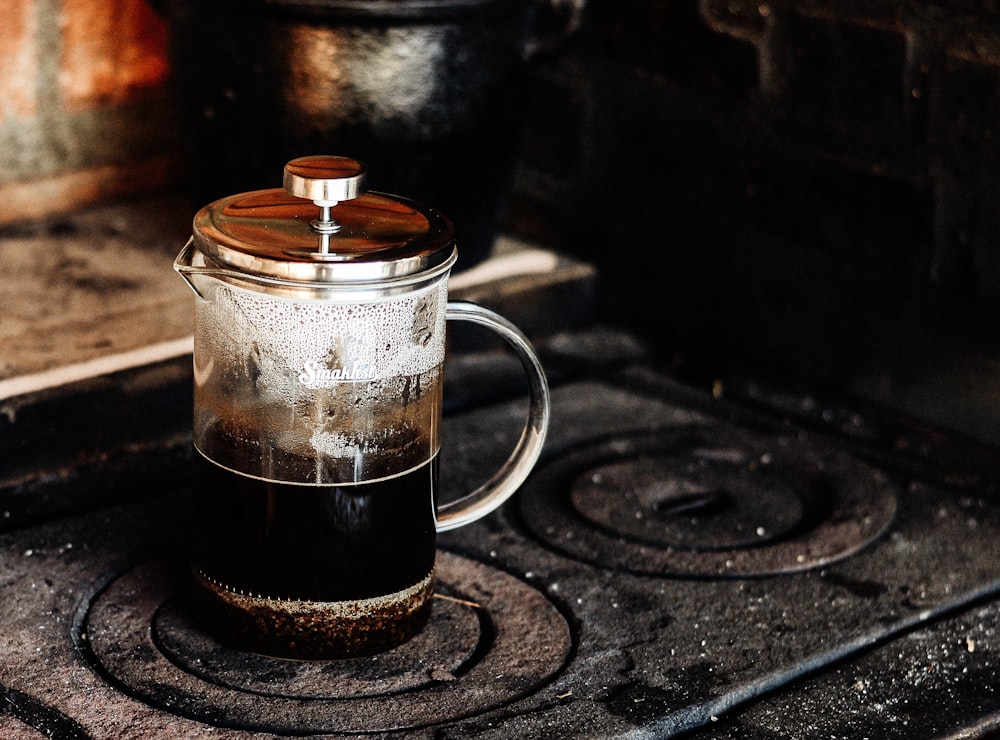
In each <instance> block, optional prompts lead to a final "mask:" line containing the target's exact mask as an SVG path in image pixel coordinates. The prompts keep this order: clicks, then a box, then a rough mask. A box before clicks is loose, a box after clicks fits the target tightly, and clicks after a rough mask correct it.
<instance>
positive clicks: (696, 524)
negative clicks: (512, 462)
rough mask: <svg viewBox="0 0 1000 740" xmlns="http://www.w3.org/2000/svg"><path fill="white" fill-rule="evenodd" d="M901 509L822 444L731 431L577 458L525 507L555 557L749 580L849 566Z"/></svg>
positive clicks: (889, 491) (670, 433)
mask: <svg viewBox="0 0 1000 740" xmlns="http://www.w3.org/2000/svg"><path fill="white" fill-rule="evenodd" d="M896 508H897V496H896V490H895V487H894V486H893V485H892V484H891V483H890V482H889V481H888V479H887V478H886V476H885V475H884V474H883V473H882V472H881V471H879V470H877V469H875V468H872V467H870V466H868V465H866V464H864V463H863V462H861V461H859V460H857V459H855V458H853V457H851V456H850V455H847V454H845V453H843V452H839V451H837V450H833V449H824V448H823V447H821V446H819V445H818V444H816V443H815V441H813V442H811V443H810V444H808V445H799V444H797V443H796V440H794V439H791V438H786V437H778V436H771V435H765V434H761V433H756V432H752V431H746V430H739V429H729V428H722V427H718V428H715V427H696V428H690V427H689V428H684V429H674V430H664V431H660V432H656V433H652V434H640V435H634V436H621V437H617V438H614V439H609V440H600V441H597V442H592V443H589V444H586V445H583V446H581V447H577V448H575V449H574V450H572V451H570V452H569V453H568V454H566V455H564V456H562V457H559V458H557V459H555V460H553V461H552V462H550V463H549V464H548V465H546V466H544V467H543V468H541V469H540V470H538V471H537V472H536V473H535V475H534V477H533V478H532V479H531V481H530V482H529V483H528V485H527V486H526V487H525V488H524V489H523V490H522V493H521V495H520V496H519V498H518V510H519V513H520V515H521V518H522V520H523V522H524V526H526V527H527V528H528V529H529V530H530V531H531V532H532V533H533V534H534V535H535V536H536V537H537V538H538V539H539V540H541V541H542V542H543V543H544V544H546V545H548V546H549V547H551V548H554V549H555V550H557V551H559V552H562V553H564V554H566V555H570V556H572V557H574V558H577V559H579V560H582V561H584V562H587V563H591V564H594V565H600V566H604V567H611V568H615V569H619V570H625V571H629V572H633V573H640V574H644V575H670V576H698V577H746V576H765V575H773V574H777V573H791V572H796V571H802V570H807V569H810V568H816V567H820V566H823V565H826V564H829V563H831V562H834V561H837V560H841V559H843V558H846V557H848V556H850V555H852V554H854V553H856V552H858V551H859V550H861V549H862V548H864V547H865V546H867V545H868V544H870V543H871V542H873V541H875V540H876V539H877V538H878V537H879V536H880V535H882V534H883V533H884V532H885V531H886V530H887V529H888V528H889V526H890V525H891V524H892V521H893V518H894V516H895V513H896Z"/></svg>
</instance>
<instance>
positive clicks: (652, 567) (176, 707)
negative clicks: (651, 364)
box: [0, 369, 1000, 740]
mask: <svg viewBox="0 0 1000 740" xmlns="http://www.w3.org/2000/svg"><path fill="white" fill-rule="evenodd" d="M523 405H524V402H523V401H521V400H500V401H495V402H490V403H483V404H480V405H474V406H472V407H469V408H463V409H455V410H453V411H452V412H451V413H450V414H449V415H448V416H447V418H446V421H445V425H444V444H443V452H442V476H443V488H444V495H445V496H453V495H457V494H459V493H461V492H462V491H464V490H466V489H468V488H469V487H470V486H472V485H474V484H476V483H477V482H479V481H481V480H482V479H483V478H485V476H486V475H487V474H488V472H489V471H490V470H492V469H493V468H494V467H495V466H496V465H498V464H499V463H500V462H501V461H502V459H503V458H504V457H505V456H506V451H507V450H509V449H510V447H511V446H512V445H513V443H514V441H515V439H516V436H517V434H518V432H519V426H520V423H521V419H522V418H523V414H524V408H523ZM803 408H806V406H803ZM835 416H836V414H833V413H831V414H827V415H825V417H824V418H826V419H827V420H829V419H831V418H834V417H835ZM849 418H850V419H852V420H853V422H852V425H851V427H852V430H853V431H850V430H849V432H848V433H843V430H841V429H839V428H837V427H836V425H835V424H833V425H830V424H828V425H826V426H823V425H822V424H815V423H811V422H810V420H809V418H808V414H802V415H799V416H798V417H797V418H793V416H792V415H791V414H788V413H784V412H783V413H770V412H767V411H764V410H761V409H759V408H756V407H755V406H754V405H753V404H742V405H741V404H737V403H734V402H731V401H727V400H716V399H713V398H712V397H711V396H707V395H701V394H700V393H698V392H695V391H693V390H691V389H689V388H686V387H683V386H678V385H676V384H674V383H672V382H670V381H666V380H664V379H663V378H661V377H659V376H657V375H655V374H653V373H651V372H649V371H647V370H642V369H633V370H626V371H623V372H619V373H612V374H606V376H605V377H603V378H600V377H599V378H593V379H586V378H578V379H576V380H568V379H567V380H565V381H564V382H561V383H559V384H557V387H556V389H555V391H554V409H553V427H552V431H551V436H550V439H549V442H548V443H547V447H546V453H545V455H544V458H543V461H542V462H541V463H540V465H539V467H538V468H537V470H536V471H535V473H534V474H533V476H532V478H531V479H529V481H528V482H527V484H526V485H525V486H524V487H523V489H522V490H521V491H520V492H519V493H518V494H517V496H516V497H515V498H514V499H513V500H512V501H511V502H509V503H508V504H507V505H506V506H504V507H503V508H502V509H501V510H500V511H498V512H497V513H495V514H493V515H491V516H490V517H487V518H486V519H485V520H483V521H481V522H478V523H476V524H474V525H471V526H469V527H466V528H464V529H461V530H457V531H454V532H449V533H446V534H444V535H441V537H440V539H439V556H438V573H439V575H438V579H439V580H438V585H437V594H438V597H437V598H436V599H435V601H434V606H433V613H432V617H431V621H430V624H429V625H428V627H427V628H426V630H425V631H424V633H422V634H421V635H420V636H419V637H418V638H416V639H415V640H414V641H413V642H411V643H409V644H407V645H404V646H403V647H401V648H399V649H397V650H396V651H393V652H391V653H387V654H384V655H379V656H375V657H372V658H366V659H357V660H351V661H342V662H331V663H302V662H293V661H283V660H276V659H270V658H265V657H262V656H256V655H247V654H244V653H240V652H238V651H236V650H233V649H231V648H229V647H227V646H225V645H222V644H219V643H216V642H215V641H213V640H212V639H211V638H210V637H208V636H207V635H205V634H203V633H202V632H201V631H200V630H199V628H198V626H197V624H196V623H194V622H192V621H191V619H190V618H189V615H188V613H187V607H186V602H185V599H184V593H185V589H184V567H183V554H182V553H183V541H184V520H185V517H186V516H187V512H188V501H187V491H186V488H185V486H184V485H183V484H180V485H177V486H169V487H167V489H166V490H159V489H157V488H155V487H147V486H146V482H144V481H143V480H142V479H136V480H135V481H134V483H133V484H132V485H133V486H134V495H133V496H131V497H125V498H124V499H122V500H120V501H117V502H111V503H104V504H102V506H101V507H100V508H95V509H94V510H90V511H87V510H84V511H78V512H70V513H63V514H61V515H60V516H59V517H51V518H50V519H49V520H47V521H39V522H37V523H35V524H24V525H21V526H19V527H17V528H14V527H8V528H7V531H5V532H4V533H3V534H2V535H0V558H2V562H3V574H4V575H3V579H2V581H0V624H2V625H3V626H4V630H3V631H2V633H0V655H2V656H3V657H2V662H0V695H2V696H3V699H4V701H3V702H0V735H2V736H3V737H13V738H19V737H39V736H49V737H67V738H110V737H161V738H198V737H213V738H223V737H224V738H229V737H232V738H243V737H271V736H275V735H277V736H316V735H322V736H328V737H346V736H357V735H362V736H373V737H387V738H388V737H408V738H410V737H412V738H459V737H463V738H467V737H475V738H482V739H484V740H486V739H490V738H496V739H499V738H509V737H524V738H543V737H545V738H551V737H574V738H598V737H599V738H607V737H621V738H664V737H677V736H682V735H683V736H689V735H690V736H695V737H706V738H720V739H721V738H780V737H836V738H840V737H843V738H863V737H871V738H911V737H941V738H948V737H985V736H987V735H988V733H989V732H990V731H991V730H994V729H996V727H997V726H998V725H1000V719H998V718H1000V697H998V696H997V693H996V690H995V687H996V685H997V677H998V676H1000V634H998V622H1000V607H998V599H1000V577H998V573H1000V567H998V563H1000V536H998V534H1000V507H998V506H997V503H996V501H995V500H994V498H993V495H992V487H991V484H990V483H989V480H988V477H989V472H990V469H989V462H990V458H989V456H986V457H983V456H982V455H979V456H978V457H975V458H974V459H973V458H971V457H970V460H971V461H970V462H969V463H968V464H966V465H963V463H962V462H961V459H962V450H961V445H955V444H953V443H952V442H951V441H947V440H944V441H942V440H938V438H936V437H934V435H933V434H926V433H914V434H911V432H913V429H910V428H907V427H895V426H893V425H891V424H890V425H883V426H879V425H878V424H876V423H874V422H872V423H869V422H868V420H867V417H864V416H859V415H853V416H850V417H849ZM921 434H923V436H921ZM939 442H940V445H939V447H936V446H935V445H937V444H938V443H939ZM194 507H195V509H196V508H197V502H194ZM12 518H13V519H14V520H16V519H17V517H16V516H14V517H12Z"/></svg>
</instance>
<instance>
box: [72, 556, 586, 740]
mask: <svg viewBox="0 0 1000 740" xmlns="http://www.w3.org/2000/svg"><path fill="white" fill-rule="evenodd" d="M437 578H438V582H437V589H436V591H437V594H436V595H437V596H438V597H437V598H435V599H434V601H433V604H432V611H431V617H430V620H429V622H428V625H427V627H426V628H425V629H424V631H423V632H422V633H421V634H420V635H418V636H417V637H415V638H414V639H413V640H411V641H410V642H408V643H406V644H405V645H402V646H400V647H399V648H396V650H393V651H389V652H387V653H382V654H380V655H376V656H372V657H368V658H357V659H353V660H344V661H316V662H307V661H292V660H282V659H277V658H270V657H266V656H260V655H253V654H248V653H243V652H240V651H238V650H235V649H232V648H229V647H227V646H225V645H221V644H219V643H218V642H215V641H214V640H213V639H212V638H211V637H209V636H208V635H206V634H205V633H202V632H201V631H200V629H199V628H198V626H197V624H196V623H194V622H193V621H192V620H191V619H190V617H189V616H188V614H187V612H186V607H185V601H184V599H183V598H182V596H181V594H182V593H183V591H184V589H185V588H186V583H187V581H186V572H185V568H184V566H183V564H182V562H180V559H175V558H166V557H164V558H161V559H157V560H149V561H145V562H142V563H139V564H138V565H135V566H134V567H132V568H131V569H128V570H125V571H124V572H122V573H120V574H119V575H117V576H116V577H113V578H110V579H109V582H108V583H107V585H106V587H104V588H103V589H101V590H100V591H99V592H98V593H96V594H95V596H94V597H93V598H92V599H91V601H90V603H89V605H88V606H87V609H86V614H85V615H83V617H82V618H81V619H78V620H76V625H77V626H76V627H75V631H76V635H75V639H76V642H77V644H78V645H79V646H81V650H82V652H83V653H84V655H86V656H87V658H88V659H89V660H90V661H91V663H92V664H93V665H94V667H95V668H96V669H97V670H98V671H99V672H100V673H102V674H103V675H104V676H105V677H107V678H108V680H109V681H111V682H112V683H114V684H115V685H117V686H118V687H119V688H121V689H122V690H123V691H125V692H127V693H129V694H130V695H132V696H134V697H136V698H138V699H140V700H141V701H144V702H146V703H148V704H151V705H153V706H156V707H158V708H160V709H163V710H166V711H169V712H172V713H174V714H179V715H182V716H185V717H189V718H192V719H195V720H198V721H201V722H205V723H208V724H213V725H216V726H220V727H228V728H234V729H242V730H257V731H263V732H273V733H277V734H309V733H338V732H343V733H353V732H389V731H393V730H401V729H413V728H417V727H426V726H431V725H435V724H439V723H443V722H448V721H453V720H456V719H461V718H463V717H468V716H472V715H476V714H480V713H482V712H485V711H488V710H490V709H495V708H497V707H500V706H503V705H505V704H508V703H510V702H512V701H515V700H517V699H519V698H521V697H523V696H526V695H528V694H531V693H533V692H535V691H537V690H538V689H539V688H540V687H541V686H543V685H545V684H546V683H547V682H548V681H550V680H551V679H552V678H554V677H555V676H556V675H557V674H558V673H559V672H560V671H561V670H562V669H563V667H564V666H565V664H566V663H567V661H568V659H569V656H570V654H571V652H572V636H571V634H570V629H569V625H568V623H567V621H566V619H565V618H564V617H563V615H562V613H561V612H560V611H559V610H558V609H557V608H556V606H555V605H554V604H553V603H552V602H551V601H549V600H548V599H547V598H546V597H545V596H544V595H543V594H542V593H541V592H539V591H537V590H536V589H535V588H533V587H531V586H529V585H528V584H526V583H524V582H522V581H520V580H518V579H517V578H515V577H514V576H512V575H509V574H507V573H504V572H502V571H498V570H496V569H494V568H491V567H489V566H487V565H484V564H482V563H478V562H476V561H473V560H468V559H466V558H462V557H460V556H458V555H454V554H451V553H447V552H443V551H438V558H437Z"/></svg>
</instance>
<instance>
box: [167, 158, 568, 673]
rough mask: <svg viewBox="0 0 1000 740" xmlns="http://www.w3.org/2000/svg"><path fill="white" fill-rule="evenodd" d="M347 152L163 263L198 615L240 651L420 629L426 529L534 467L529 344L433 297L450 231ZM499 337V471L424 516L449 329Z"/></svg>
mask: <svg viewBox="0 0 1000 740" xmlns="http://www.w3.org/2000/svg"><path fill="white" fill-rule="evenodd" d="M364 182H365V167H364V165H362V164H361V163H359V162H356V161H354V160H351V159H347V158H343V157H329V156H315V157H304V158H300V159H296V160H293V161H292V162H289V163H288V164H287V165H286V167H285V172H284V189H271V190H261V191H255V192H249V193H241V194H238V195H233V196H230V197H226V198H223V199H221V200H218V201H216V202H214V203H211V204H210V205H207V206H205V207H204V208H202V209H201V210H200V211H199V212H198V213H197V215H196V216H195V218H194V225H193V236H192V237H191V239H190V240H189V242H188V243H187V245H186V246H185V247H184V249H183V250H182V251H181V253H180V255H179V256H178V257H177V260H176V261H175V264H174V267H175V269H177V271H178V272H179V273H180V274H181V275H182V276H183V277H184V278H185V279H186V280H187V282H188V284H189V285H190V286H191V288H192V289H193V290H194V292H195V294H196V296H197V300H196V310H195V345H194V429H193V439H194V448H195V453H194V483H193V512H194V514H193V517H192V524H191V548H190V553H191V570H192V581H193V584H194V593H195V600H194V604H195V606H196V607H197V609H198V612H199V613H200V614H201V615H203V616H204V617H205V618H206V620H207V621H208V623H209V624H210V625H212V626H213V627H214V628H215V629H216V630H217V631H218V632H219V633H220V634H222V635H224V636H225V637H226V638H228V639H230V640H232V641H235V642H236V643H237V644H239V645H240V646H242V647H245V648H247V649H250V650H255V651H259V652H262V653H266V654H271V655H277V656H283V657H292V658H342V657H352V656H357V655H365V654H371V653H374V652H378V651H380V650H385V649H388V648H391V647H393V646H395V645H398V644H400V643H401V642H403V641H405V640H406V639H408V638H409V637H411V636H412V635H413V634H415V633H416V632H417V631H418V630H419V629H420V627H421V626H422V624H423V623H424V621H425V620H426V618H427V613H428V608H429V599H430V597H431V595H432V593H433V585H434V582H433V579H434V556H435V535H436V532H441V531H445V530H448V529H452V528H455V527H459V526H462V525H464V524H468V523H470V522H473V521H475V520H477V519H479V518H481V517H483V516H485V515H486V514H488V513H489V512H491V511H493V510H494V509H496V508H497V507H498V506H500V505H501V504H502V503H503V502H504V501H505V500H506V499H507V498H509V497H510V496H511V494H512V493H513V492H514V491H515V490H516V489H517V488H518V486H519V485H520V484H521V483H522V482H523V481H524V479H525V478H526V477H527V475H528V473H529V472H530V470H531V468H532V466H533V465H534V463H535V461H536V460H537V458H538V456H539V453H540V451H541V448H542V444H543V442H544V439H545V434H546V429H547V426H548V419H549V394H548V386H547V383H546V379H545V375H544V373H543V371H542V368H541V365H540V363H539V361H538V358H537V356H536V355H535V353H534V351H533V350H532V348H531V345H530V344H529V342H528V340H527V339H526V338H525V337H524V335H523V334H522V333H521V332H520V331H518V330H517V329H516V328H515V327H514V326H512V325H511V324H510V323H509V322H508V321H506V320H505V319H503V318H502V317H500V316H498V315H497V314H495V313H493V312H492V311H489V310H487V309H485V308H482V307H479V306H476V305H473V304H468V303H449V302H448V275H449V271H450V269H451V267H452V265H453V264H454V262H455V258H456V246H455V238H454V229H453V227H452V225H451V223H450V222H449V220H448V219H447V218H446V217H444V216H443V215H442V214H440V213H438V212H437V211H436V210H434V209H433V208H429V207H427V206H424V205H421V204H418V203H415V202H412V201H410V200H407V199H405V198H401V197H397V196H392V195H386V194H380V193H372V192H366V191H365V187H364ZM447 320H461V321H471V322H473V323H476V324H479V325H482V326H485V327H487V328H489V329H491V330H493V331H495V332H497V333H498V334H500V335H501V336H502V337H503V338H504V339H505V340H506V341H507V342H508V344H509V345H510V346H511V347H512V348H513V350H514V351H515V353H516V354H517V355H518V357H519V358H520V360H521V363H522V365H523V367H524V370H525V372H526V375H527V378H528V385H529V391H530V406H529V411H528V418H527V421H526V424H525V426H524V429H523V432H522V434H521V437H520V440H519V441H518V443H517V445H516V446H515V448H514V450H513V452H512V453H511V455H510V457H509V459H508V460H507V461H506V463H505V464H504V465H503V466H502V467H501V468H500V470H499V471H497V472H496V473H495V474H494V475H493V477H492V478H490V479H489V480H488V481H487V482H486V483H484V484H483V485H482V486H481V487H480V488H478V489H477V490H475V491H473V492H471V493H469V494H468V495H467V496H465V497H464V498H461V499H459V500H456V501H453V502H450V503H447V504H443V505H439V504H438V502H437V500H436V498H437V488H438V465H439V448H440V440H439V436H440V434H439V432H440V423H441V407H442V393H443V363H444V355H445V325H446V321H447Z"/></svg>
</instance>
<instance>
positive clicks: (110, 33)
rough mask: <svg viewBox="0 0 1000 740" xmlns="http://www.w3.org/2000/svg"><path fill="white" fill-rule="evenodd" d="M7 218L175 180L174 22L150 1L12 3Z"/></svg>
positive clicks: (3, 94)
mask: <svg viewBox="0 0 1000 740" xmlns="http://www.w3.org/2000/svg"><path fill="white" fill-rule="evenodd" d="M4 9H5V11H6V12H5V13H4V18H3V22H2V23H0V224H6V223H12V222H17V221H20V220H24V219H29V218H36V217H39V216H44V215H47V214H51V213H59V212H64V211H68V210H71V209H73V208H78V207H80V206H84V205H87V204H91V203H95V202H99V201H102V200H106V199H108V198H111V197H116V196H122V195H128V194H133V193H140V192H148V191H151V190H156V189H159V188H162V187H164V186H165V185H166V184H168V183H170V182H173V181H175V180H176V179H177V177H178V172H179V166H178V162H179V161H180V158H179V157H178V156H177V155H176V151H177V149H178V143H179V142H178V137H177V133H176V126H174V125H172V120H173V112H172V107H171V104H170V100H169V93H168V82H169V73H170V70H169V63H168V29H167V22H166V20H165V19H164V18H162V17H160V16H159V15H157V13H156V12H155V11H154V10H153V9H152V7H151V5H150V3H149V2H147V0H61V2H60V0H7V2H6V3H5V8H4Z"/></svg>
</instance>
